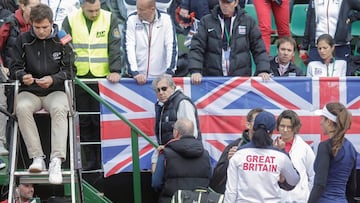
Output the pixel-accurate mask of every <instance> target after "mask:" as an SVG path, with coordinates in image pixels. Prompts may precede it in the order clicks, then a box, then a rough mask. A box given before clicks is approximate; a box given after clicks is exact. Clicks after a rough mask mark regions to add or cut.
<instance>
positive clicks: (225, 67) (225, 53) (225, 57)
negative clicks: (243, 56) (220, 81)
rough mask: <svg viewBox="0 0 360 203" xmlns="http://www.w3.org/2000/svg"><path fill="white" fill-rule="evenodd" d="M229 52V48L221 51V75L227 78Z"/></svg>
mask: <svg viewBox="0 0 360 203" xmlns="http://www.w3.org/2000/svg"><path fill="white" fill-rule="evenodd" d="M230 52H231V48H230V47H228V48H227V49H226V50H224V49H223V57H222V58H223V64H222V65H223V66H222V67H223V75H224V76H228V75H229V66H230Z"/></svg>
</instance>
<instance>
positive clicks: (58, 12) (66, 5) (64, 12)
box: [41, 0, 80, 30]
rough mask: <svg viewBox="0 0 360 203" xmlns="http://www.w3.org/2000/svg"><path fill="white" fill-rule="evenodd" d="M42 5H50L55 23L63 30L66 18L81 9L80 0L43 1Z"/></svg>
mask: <svg viewBox="0 0 360 203" xmlns="http://www.w3.org/2000/svg"><path fill="white" fill-rule="evenodd" d="M41 3H43V4H46V5H48V6H49V7H50V8H51V10H52V11H53V13H54V23H55V24H57V25H58V26H59V30H61V26H62V22H63V21H64V19H65V17H66V16H68V15H70V14H71V13H73V12H76V11H77V10H78V9H79V8H80V1H79V0H41Z"/></svg>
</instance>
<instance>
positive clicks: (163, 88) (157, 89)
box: [156, 87, 168, 92]
mask: <svg viewBox="0 0 360 203" xmlns="http://www.w3.org/2000/svg"><path fill="white" fill-rule="evenodd" d="M167 89H168V87H160V88H156V91H157V92H161V91H163V92H166V90H167Z"/></svg>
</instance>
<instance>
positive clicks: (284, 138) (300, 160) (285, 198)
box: [275, 110, 315, 203]
mask: <svg viewBox="0 0 360 203" xmlns="http://www.w3.org/2000/svg"><path fill="white" fill-rule="evenodd" d="M276 128H277V130H278V131H279V133H280V136H279V137H277V138H276V139H275V143H276V144H277V145H278V147H279V148H281V149H284V150H285V151H286V152H287V153H288V154H289V155H290V158H291V161H292V163H293V165H294V166H295V168H296V170H297V171H298V172H299V174H300V182H299V183H298V184H297V185H296V187H295V188H294V189H293V190H291V191H285V190H282V193H281V198H282V201H281V202H283V203H290V202H297V203H305V202H307V200H308V198H309V195H310V191H311V189H312V186H313V181H314V176H315V172H314V169H313V165H314V160H315V154H314V151H313V150H312V149H311V147H310V146H309V145H308V144H307V143H306V142H305V141H304V140H303V139H302V138H301V136H299V135H297V133H298V132H299V130H300V128H301V121H300V118H299V116H298V115H297V114H296V112H294V111H293V110H284V111H283V112H282V113H281V114H280V115H279V116H278V118H277V125H276Z"/></svg>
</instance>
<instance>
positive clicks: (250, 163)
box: [224, 111, 300, 203]
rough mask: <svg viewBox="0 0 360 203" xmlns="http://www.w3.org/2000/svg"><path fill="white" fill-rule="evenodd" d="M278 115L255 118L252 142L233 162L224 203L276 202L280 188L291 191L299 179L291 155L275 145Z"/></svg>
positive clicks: (260, 115) (230, 165)
mask: <svg viewBox="0 0 360 203" xmlns="http://www.w3.org/2000/svg"><path fill="white" fill-rule="evenodd" d="M275 127H276V120H275V116H274V115H273V114H271V113H269V112H267V111H263V112H261V113H259V114H258V115H257V116H256V117H255V121H254V125H253V129H254V134H253V136H252V138H251V141H250V142H249V143H248V144H246V145H243V146H241V147H240V149H239V150H238V151H237V152H236V153H235V155H234V156H233V157H232V158H231V159H230V161H229V166H228V170H227V181H226V189H225V198H224V203H244V202H247V203H250V202H251V203H275V202H276V203H277V202H280V201H281V189H284V190H292V189H293V188H295V186H296V184H298V182H299V180H300V176H299V174H298V172H297V171H296V169H295V168H294V166H293V164H292V162H291V160H290V158H289V156H288V155H287V154H286V153H285V152H283V151H281V150H279V149H277V148H275V147H274V146H273V140H272V138H271V136H272V133H273V130H274V129H275Z"/></svg>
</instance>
